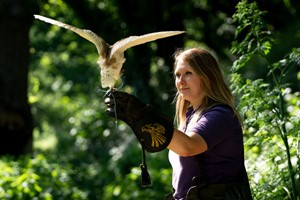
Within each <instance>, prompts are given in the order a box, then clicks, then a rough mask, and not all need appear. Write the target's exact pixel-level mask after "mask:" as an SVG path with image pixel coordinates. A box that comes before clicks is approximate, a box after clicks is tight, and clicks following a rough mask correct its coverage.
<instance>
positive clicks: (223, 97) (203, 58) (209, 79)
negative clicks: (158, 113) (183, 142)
mask: <svg viewBox="0 0 300 200" xmlns="http://www.w3.org/2000/svg"><path fill="white" fill-rule="evenodd" d="M174 58H175V63H174V70H175V67H176V65H177V63H178V60H179V59H181V60H182V61H184V62H187V63H188V64H189V65H190V66H191V67H192V68H193V70H194V71H195V72H196V73H197V74H198V75H199V77H200V79H201V80H202V81H201V82H202V84H203V86H204V89H205V91H204V92H205V93H206V96H205V97H204V99H203V101H202V104H201V109H200V110H198V111H197V112H196V114H197V116H198V118H199V117H200V115H201V113H203V112H205V111H206V110H208V109H209V108H211V107H213V106H215V105H218V104H223V105H224V104H225V105H228V106H230V107H231V108H232V110H233V111H234V113H235V114H236V115H237V116H238V119H239V120H240V116H239V114H238V112H237V111H236V109H235V105H234V97H233V95H232V93H231V90H230V89H229V87H228V86H227V84H226V83H225V80H224V77H223V74H222V72H221V69H220V67H219V63H218V61H217V60H216V58H215V57H214V56H213V55H212V54H211V53H209V52H208V51H206V50H204V49H200V48H191V49H186V50H178V51H176V52H175V54H174ZM174 102H176V113H175V123H176V124H177V125H178V126H179V127H180V128H182V127H183V126H184V125H185V122H186V112H187V110H188V108H189V107H190V106H191V105H190V102H189V101H187V100H185V99H183V98H182V97H181V96H180V95H179V92H178V91H177V94H176V96H175V99H174ZM194 115H195V114H194ZM240 122H241V120H240ZM190 123H191V122H190Z"/></svg>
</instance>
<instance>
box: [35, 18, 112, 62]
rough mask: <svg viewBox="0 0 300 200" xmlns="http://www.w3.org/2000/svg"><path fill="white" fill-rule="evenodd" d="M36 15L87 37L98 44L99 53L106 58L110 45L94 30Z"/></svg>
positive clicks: (42, 19)
mask: <svg viewBox="0 0 300 200" xmlns="http://www.w3.org/2000/svg"><path fill="white" fill-rule="evenodd" d="M34 17H35V18H36V19H39V20H41V21H44V22H47V23H50V24H53V25H56V26H60V27H62V28H65V29H68V30H71V31H73V32H75V33H77V34H78V35H80V36H81V37H83V38H85V39H87V40H88V41H90V42H92V43H93V44H94V45H95V46H96V48H97V51H98V54H99V55H100V56H101V57H103V58H106V54H107V51H108V47H109V46H108V44H106V42H105V41H104V40H103V39H102V38H101V37H99V36H98V35H96V34H95V33H94V32H92V31H90V30H86V29H80V28H77V27H74V26H71V25H69V24H65V23H63V22H60V21H56V20H54V19H50V18H48V17H44V16H41V15H34Z"/></svg>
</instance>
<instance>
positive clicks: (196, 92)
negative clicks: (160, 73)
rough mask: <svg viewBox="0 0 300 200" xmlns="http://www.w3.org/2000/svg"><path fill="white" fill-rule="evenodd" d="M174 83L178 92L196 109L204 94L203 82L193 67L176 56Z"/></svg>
mask: <svg viewBox="0 0 300 200" xmlns="http://www.w3.org/2000/svg"><path fill="white" fill-rule="evenodd" d="M174 75H175V85H176V88H177V90H178V92H179V94H180V95H181V96H182V97H183V98H184V99H185V100H187V101H189V102H190V103H191V104H192V106H193V107H194V109H197V108H198V107H199V106H200V105H201V103H202V100H203V98H204V96H205V90H204V86H203V82H202V80H201V79H200V77H199V75H197V73H196V72H195V71H194V70H193V68H192V67H191V66H190V65H189V64H188V63H187V62H184V61H183V60H182V59H181V58H178V61H177V65H176V66H175V71H174Z"/></svg>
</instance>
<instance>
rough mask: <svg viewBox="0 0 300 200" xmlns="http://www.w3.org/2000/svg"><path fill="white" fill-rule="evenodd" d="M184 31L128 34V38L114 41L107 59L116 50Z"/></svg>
mask: <svg viewBox="0 0 300 200" xmlns="http://www.w3.org/2000/svg"><path fill="white" fill-rule="evenodd" d="M184 32H185V31H161V32H155V33H149V34H145V35H141V36H130V37H128V38H125V39H123V40H120V41H118V42H116V43H115V44H114V45H113V46H112V49H111V52H110V56H109V59H111V58H112V57H113V55H114V54H115V53H116V52H117V51H120V52H124V51H126V49H129V48H130V47H133V46H137V45H140V44H144V43H146V42H151V41H154V40H157V39H161V38H165V37H170V36H174V35H178V34H182V33H184Z"/></svg>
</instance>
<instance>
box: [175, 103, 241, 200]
mask: <svg viewBox="0 0 300 200" xmlns="http://www.w3.org/2000/svg"><path fill="white" fill-rule="evenodd" d="M192 115H193V110H192V109H190V110H188V112H187V124H188V123H189V121H190V119H191V117H192ZM186 127H187V125H186ZM187 131H189V132H195V133H198V134H199V135H201V136H202V137H203V139H204V140H205V141H206V143H207V145H208V150H207V151H206V152H204V153H202V154H199V155H197V156H188V157H182V156H179V155H177V154H176V153H174V152H173V151H171V150H170V151H169V160H170V163H171V165H172V168H173V177H172V185H173V188H174V189H175V193H174V198H175V199H176V200H177V199H180V200H183V199H185V196H186V193H187V191H188V189H189V188H190V187H191V186H193V182H192V178H193V177H195V176H199V175H202V176H203V177H204V178H205V180H206V181H207V182H208V183H234V182H239V181H241V180H242V178H243V170H244V147H243V133H242V129H241V126H240V123H239V121H238V119H237V117H236V116H235V115H234V112H233V111H232V110H231V109H230V108H229V107H226V106H215V107H213V108H211V109H209V110H208V111H206V112H205V113H204V114H203V115H202V116H201V118H200V119H199V120H198V121H197V123H196V124H195V125H194V126H193V127H191V128H190V129H189V130H187ZM199 163H201V165H199Z"/></svg>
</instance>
